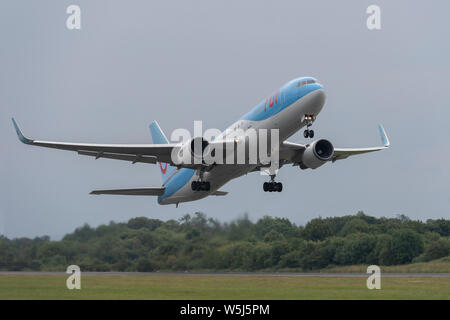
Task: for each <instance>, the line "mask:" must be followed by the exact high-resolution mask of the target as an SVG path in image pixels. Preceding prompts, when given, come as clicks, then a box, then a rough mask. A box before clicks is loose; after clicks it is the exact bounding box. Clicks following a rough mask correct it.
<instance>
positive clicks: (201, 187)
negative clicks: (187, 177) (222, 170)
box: [191, 181, 211, 191]
mask: <svg viewBox="0 0 450 320" xmlns="http://www.w3.org/2000/svg"><path fill="white" fill-rule="evenodd" d="M191 189H192V190H193V191H209V190H210V189H211V184H210V183H209V181H192V183H191Z"/></svg>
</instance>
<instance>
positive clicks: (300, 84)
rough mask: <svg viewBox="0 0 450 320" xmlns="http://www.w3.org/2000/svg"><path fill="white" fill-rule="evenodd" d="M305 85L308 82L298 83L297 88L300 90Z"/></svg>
mask: <svg viewBox="0 0 450 320" xmlns="http://www.w3.org/2000/svg"><path fill="white" fill-rule="evenodd" d="M304 84H306V81H300V82H299V83H297V88H300V87H301V86H303V85H304Z"/></svg>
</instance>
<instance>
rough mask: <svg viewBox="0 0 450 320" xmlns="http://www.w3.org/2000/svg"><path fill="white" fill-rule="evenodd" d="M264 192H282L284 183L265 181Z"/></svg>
mask: <svg viewBox="0 0 450 320" xmlns="http://www.w3.org/2000/svg"><path fill="white" fill-rule="evenodd" d="M263 190H264V192H281V191H283V184H282V183H281V182H275V181H270V182H264V184H263Z"/></svg>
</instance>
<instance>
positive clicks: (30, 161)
mask: <svg viewBox="0 0 450 320" xmlns="http://www.w3.org/2000/svg"><path fill="white" fill-rule="evenodd" d="M70 4H77V5H79V6H80V7H81V28H82V29H81V30H72V31H71V30H68V29H67V28H66V19H67V17H68V15H67V14H66V8H67V7H68V6H69V5H70ZM370 4H377V5H379V6H380V8H381V27H382V29H381V30H379V31H369V30H368V29H367V27H366V19H367V14H366V8H367V7H368V5H370ZM449 12H450V3H449V2H448V1H433V2H431V1H406V0H405V1H380V0H371V1H361V0H355V1H300V0H296V1H271V2H269V1H256V0H255V1H230V0H228V1H211V0H208V1H206V0H205V1H151V2H150V1H110V0H108V1H106V0H102V1H100V0H98V1H87V0H72V1H17V0H14V1H13V0H7V1H1V2H0V39H1V50H0V67H1V68H0V70H1V71H0V108H1V109H0V115H1V117H0V124H1V125H0V136H1V139H0V144H1V150H2V152H1V157H0V161H1V166H0V175H1V176H0V177H1V179H0V200H1V201H0V234H4V235H6V236H8V237H23V236H26V237H34V236H41V235H50V236H51V237H52V238H53V239H58V238H60V237H61V236H63V235H64V234H65V233H68V232H72V231H73V230H74V229H75V228H76V227H79V226H81V225H82V224H84V223H89V224H90V225H91V226H97V225H99V224H105V223H109V221H111V220H114V221H117V222H119V221H127V220H128V219H130V218H132V217H136V216H146V217H149V218H158V219H163V220H167V219H179V218H180V217H181V216H183V215H184V214H185V213H194V212H196V211H203V212H205V213H206V214H207V215H208V216H211V217H215V218H218V219H219V220H221V221H230V220H232V219H235V218H236V217H239V216H241V215H243V214H244V213H248V214H249V216H250V218H251V219H253V220H256V219H258V218H260V217H262V216H263V215H272V216H279V217H287V218H289V219H290V220H291V221H294V222H295V223H297V224H304V223H305V222H307V221H308V220H310V219H312V218H315V217H318V216H322V217H326V216H336V215H345V214H353V213H356V212H357V211H358V210H364V211H365V212H366V213H367V214H369V215H373V216H377V217H380V216H387V217H394V216H395V215H397V214H405V215H408V216H409V217H411V218H412V219H421V220H426V219H428V218H441V217H444V218H449V217H450V210H449V209H450V194H449V184H450V182H449V181H450V170H449V166H448V162H449V156H450V147H449V138H450V126H449V125H448V122H449V119H450V108H449V92H450V90H449V71H450V62H449V57H450V41H448V40H449V31H450V27H449V23H448V13H449ZM298 76H314V77H316V78H317V79H319V80H320V82H321V83H322V84H323V85H324V87H325V90H326V93H327V101H326V103H325V107H324V109H323V110H322V113H321V114H320V115H319V117H318V119H317V121H316V123H315V124H314V126H313V129H314V130H315V133H316V137H317V138H327V139H329V140H330V141H332V143H333V144H334V145H335V146H336V147H363V146H377V145H379V144H380V139H379V135H378V131H377V124H378V123H383V124H384V126H385V128H386V131H387V133H388V135H389V137H390V140H391V144H392V148H391V149H390V150H388V151H383V152H378V153H374V154H368V155H363V156H357V157H353V158H351V159H347V160H344V161H338V162H336V163H334V164H326V165H325V166H323V167H321V168H319V169H317V170H314V171H313V170H305V171H302V170H300V169H299V168H298V167H284V168H283V169H282V170H281V171H280V173H279V175H278V177H277V179H278V180H279V181H282V182H283V186H284V189H283V192H282V193H265V192H263V190H262V183H263V182H264V181H266V180H267V177H264V176H261V175H259V174H257V173H253V174H249V175H248V176H246V177H242V178H239V179H237V180H233V181H232V182H231V183H229V184H227V185H225V186H224V187H223V190H224V191H229V192H230V193H229V194H228V195H227V196H226V197H210V198H207V199H204V200H200V201H198V202H192V203H182V204H180V206H179V208H175V206H172V205H171V206H159V205H158V204H157V201H156V199H155V198H153V197H125V196H117V197H114V196H90V195H89V192H90V191H91V190H93V189H101V188H127V187H145V186H159V185H160V183H161V180H160V174H159V170H158V168H157V167H156V166H152V165H149V164H135V165H132V164H130V163H128V162H123V161H116V160H105V159H100V160H96V161H94V160H93V159H92V158H90V157H83V156H79V155H77V154H76V153H74V152H69V151H59V150H52V149H45V148H36V147H30V146H26V145H23V144H21V143H19V141H18V140H17V138H16V135H15V132H14V130H13V127H12V124H11V120H10V118H11V117H12V116H14V117H15V118H16V120H17V122H18V123H19V125H20V126H21V128H22V130H23V131H24V133H25V134H26V135H28V136H30V137H31V138H35V139H41V140H53V141H71V142H91V143H95V142H97V143H150V141H151V139H150V134H149V130H148V125H149V123H150V122H151V121H152V120H154V119H156V120H158V122H159V124H160V125H161V127H162V128H163V130H164V131H165V132H166V134H167V135H170V133H171V132H172V131H173V130H174V129H176V128H188V129H189V130H193V121H194V120H203V121H204V127H208V128H219V129H225V128H226V127H227V126H228V125H229V124H231V123H232V122H234V121H235V120H237V119H238V118H239V117H240V116H242V115H243V114H244V113H245V112H247V111H248V110H249V109H250V108H252V107H253V106H254V105H255V104H257V103H258V102H259V101H261V100H262V99H264V98H265V97H266V96H268V95H269V94H270V93H271V92H272V91H273V90H275V89H277V88H278V87H279V86H281V85H282V84H283V83H285V82H287V81H289V80H291V79H293V78H295V77H298ZM290 141H293V142H299V143H303V142H304V141H305V139H304V138H303V137H302V135H301V133H300V134H296V135H295V136H293V137H291V138H290Z"/></svg>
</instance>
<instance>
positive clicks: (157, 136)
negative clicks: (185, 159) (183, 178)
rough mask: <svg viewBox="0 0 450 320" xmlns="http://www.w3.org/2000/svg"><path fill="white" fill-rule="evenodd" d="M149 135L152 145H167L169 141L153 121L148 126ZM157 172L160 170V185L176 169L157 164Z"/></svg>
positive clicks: (164, 164) (161, 163)
mask: <svg viewBox="0 0 450 320" xmlns="http://www.w3.org/2000/svg"><path fill="white" fill-rule="evenodd" d="M149 127H150V134H151V135H152V140H153V143H154V144H167V143H169V140H168V139H167V137H166V136H165V134H164V132H162V130H161V128H160V127H159V124H158V122H156V121H153V122H152V123H151V124H150V126H149ZM158 167H159V170H161V179H162V183H164V182H165V181H166V180H167V178H168V177H169V176H170V174H171V173H172V172H173V171H174V170H175V169H176V167H174V166H171V165H169V164H168V163H165V162H158Z"/></svg>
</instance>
